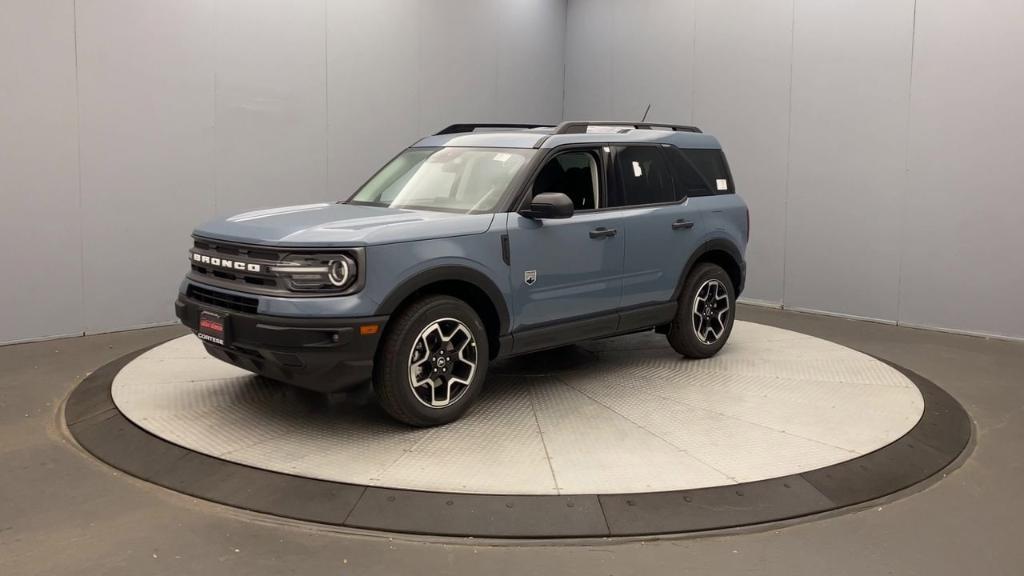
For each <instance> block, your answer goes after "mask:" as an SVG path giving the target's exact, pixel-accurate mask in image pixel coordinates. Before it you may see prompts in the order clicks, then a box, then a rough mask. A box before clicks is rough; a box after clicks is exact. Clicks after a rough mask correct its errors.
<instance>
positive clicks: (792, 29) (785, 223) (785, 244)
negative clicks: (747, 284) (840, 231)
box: [779, 0, 797, 305]
mask: <svg viewBox="0 0 1024 576" xmlns="http://www.w3.org/2000/svg"><path fill="white" fill-rule="evenodd" d="M796 3H797V0H793V1H792V2H790V4H789V7H790V23H789V105H788V110H787V111H786V183H785V186H784V188H783V197H782V287H781V288H782V292H781V294H780V298H779V300H780V301H781V302H782V304H783V305H785V302H786V283H787V277H786V261H787V259H788V258H787V256H788V252H789V181H790V170H791V168H792V166H791V165H792V161H793V68H794V67H795V61H796Z"/></svg>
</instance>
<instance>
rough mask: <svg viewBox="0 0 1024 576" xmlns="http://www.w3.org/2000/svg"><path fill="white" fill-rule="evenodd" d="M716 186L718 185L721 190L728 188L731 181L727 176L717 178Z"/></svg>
mask: <svg viewBox="0 0 1024 576" xmlns="http://www.w3.org/2000/svg"><path fill="white" fill-rule="evenodd" d="M715 187H717V188H718V189H719V190H728V189H729V181H728V180H726V179H725V178H719V179H718V180H715Z"/></svg>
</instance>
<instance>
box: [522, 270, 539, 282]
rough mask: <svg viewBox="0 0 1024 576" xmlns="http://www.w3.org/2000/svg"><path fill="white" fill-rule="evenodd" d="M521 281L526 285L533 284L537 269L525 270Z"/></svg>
mask: <svg viewBox="0 0 1024 576" xmlns="http://www.w3.org/2000/svg"><path fill="white" fill-rule="evenodd" d="M523 281H524V282H526V285H527V286H533V284H534V283H535V282H536V281H537V271H536V270H527V271H526V272H524V273H523Z"/></svg>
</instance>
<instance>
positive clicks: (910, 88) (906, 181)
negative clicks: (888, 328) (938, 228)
mask: <svg viewBox="0 0 1024 576" xmlns="http://www.w3.org/2000/svg"><path fill="white" fill-rule="evenodd" d="M916 45H917V0H914V13H913V16H912V19H911V24H910V69H909V70H908V71H907V121H906V126H905V132H904V137H905V138H906V140H904V143H903V190H901V191H900V219H899V226H900V242H899V256H898V258H897V264H896V321H897V322H899V321H900V320H901V317H900V310H901V305H902V303H903V255H904V252H905V251H906V229H907V202H908V201H909V200H908V196H909V195H910V128H911V122H910V117H911V112H912V111H913V92H914V47H915V46H916Z"/></svg>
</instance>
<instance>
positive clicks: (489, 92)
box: [419, 0, 500, 133]
mask: <svg viewBox="0 0 1024 576" xmlns="http://www.w3.org/2000/svg"><path fill="white" fill-rule="evenodd" d="M499 34H500V23H499V21H498V10H497V5H496V4H495V2H479V1H478V0H432V1H426V2H423V3H422V4H421V6H420V43H419V73H420V75H419V94H420V101H419V113H420V119H419V131H420V132H423V133H427V132H430V133H432V132H436V131H437V130H439V129H441V128H444V127H445V126H447V125H448V124H452V123H455V122H474V121H476V122H486V121H488V120H492V119H494V117H495V115H496V114H497V112H498V110H497V102H498V82H497V80H498V43H497V42H496V41H495V40H496V39H497V38H498V37H499Z"/></svg>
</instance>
